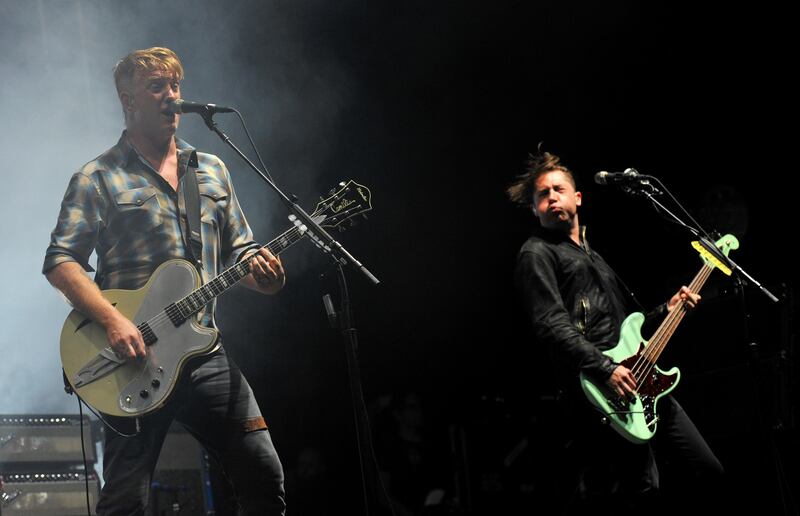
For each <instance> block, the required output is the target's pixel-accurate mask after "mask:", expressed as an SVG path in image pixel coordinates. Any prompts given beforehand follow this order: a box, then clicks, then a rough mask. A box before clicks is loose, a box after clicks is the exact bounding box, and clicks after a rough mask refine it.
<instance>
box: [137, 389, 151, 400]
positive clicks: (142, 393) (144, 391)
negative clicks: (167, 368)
mask: <svg viewBox="0 0 800 516" xmlns="http://www.w3.org/2000/svg"><path fill="white" fill-rule="evenodd" d="M139 396H141V397H142V398H143V399H147V397H148V396H150V393H149V392H148V391H147V389H142V391H141V392H140V393H139Z"/></svg>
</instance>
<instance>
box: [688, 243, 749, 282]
mask: <svg viewBox="0 0 800 516" xmlns="http://www.w3.org/2000/svg"><path fill="white" fill-rule="evenodd" d="M692 247H694V248H695V249H696V250H697V252H698V253H699V254H700V258H701V259H703V260H704V261H705V262H706V263H710V264H711V265H713V266H714V267H716V268H717V269H719V270H720V271H722V273H723V274H726V275H727V276H730V275H731V273H732V271H731V269H730V267H729V266H728V262H727V259H726V258H727V257H728V254H729V253H730V252H731V250H736V249H739V240H737V239H736V237H735V236H733V235H725V236H724V237H722V238H720V239H719V240H717V241H716V242H714V246H713V247H712V245H711V244H710V243H708V242H707V241H706V240H695V241H694V242H692Z"/></svg>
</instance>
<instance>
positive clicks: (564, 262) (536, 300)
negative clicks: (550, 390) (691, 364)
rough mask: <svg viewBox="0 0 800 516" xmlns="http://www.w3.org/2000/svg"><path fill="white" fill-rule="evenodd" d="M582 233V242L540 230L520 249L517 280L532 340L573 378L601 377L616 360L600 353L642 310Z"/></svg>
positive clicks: (609, 373)
mask: <svg viewBox="0 0 800 516" xmlns="http://www.w3.org/2000/svg"><path fill="white" fill-rule="evenodd" d="M584 233H585V228H584V227H581V235H582V238H581V242H582V245H580V246H579V245H577V244H576V243H575V242H573V241H572V239H570V238H569V237H568V236H567V235H564V234H561V233H557V232H553V231H548V230H544V229H542V230H540V231H539V232H538V233H537V234H536V235H534V236H532V237H531V238H529V239H528V240H527V241H526V242H525V244H523V246H522V248H521V249H520V251H519V254H518V255H517V267H516V272H515V280H516V285H517V287H518V288H519V289H520V292H521V294H522V297H523V299H524V301H525V309H526V312H527V314H528V316H529V318H530V320H531V323H532V326H533V335H534V338H535V340H536V341H537V342H539V343H542V344H544V345H545V346H546V347H547V349H548V351H549V352H550V353H551V354H552V356H553V358H554V360H555V362H556V365H557V367H558V368H559V369H560V370H561V371H560V372H561V373H565V374H567V375H568V376H569V377H570V378H571V377H573V376H574V375H577V373H578V372H579V371H582V372H584V373H587V374H590V375H592V376H594V377H595V378H597V379H599V380H601V381H602V380H605V379H607V378H608V377H609V376H610V375H611V373H612V372H613V371H614V368H615V367H616V364H614V363H613V362H612V361H611V359H609V358H608V357H607V356H605V355H604V354H603V353H602V352H601V351H604V350H607V349H610V348H612V347H614V346H616V345H617V343H618V341H619V329H620V325H621V324H622V321H623V320H624V319H625V317H626V316H627V315H628V313H630V312H631V311H635V310H641V308H640V306H639V304H638V302H636V300H635V298H634V297H633V295H632V294H631V293H630V291H629V290H628V289H627V288H626V287H625V286H624V284H623V283H622V281H621V280H619V278H618V277H617V275H616V273H615V272H614V271H613V269H611V267H609V265H608V264H607V263H606V262H605V261H604V260H603V258H602V257H601V256H600V255H599V254H597V253H596V252H594V251H593V250H592V249H591V248H590V247H589V245H588V243H587V242H586V240H585V238H583V235H584ZM662 311H663V308H662ZM651 315H653V314H651ZM562 379H563V378H562ZM570 383H572V382H571V381H570Z"/></svg>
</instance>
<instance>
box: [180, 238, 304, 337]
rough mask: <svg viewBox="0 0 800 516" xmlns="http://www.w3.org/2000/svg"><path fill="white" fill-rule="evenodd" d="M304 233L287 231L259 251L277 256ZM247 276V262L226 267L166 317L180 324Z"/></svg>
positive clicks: (248, 267) (181, 301)
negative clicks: (263, 250) (266, 251)
mask: <svg viewBox="0 0 800 516" xmlns="http://www.w3.org/2000/svg"><path fill="white" fill-rule="evenodd" d="M305 233H306V231H305V227H303V228H302V229H301V228H299V227H294V228H291V229H288V230H286V231H284V232H283V233H281V234H280V235H279V236H278V237H276V238H275V239H273V240H272V241H270V242H269V243H267V244H265V245H263V246H261V247H260V248H259V249H265V248H266V249H267V250H268V251H269V252H270V253H272V254H274V255H275V256H278V255H279V254H281V253H282V252H283V251H285V250H286V249H288V248H289V247H291V246H292V245H294V244H295V243H297V242H299V241H300V240H301V239H302V238H303V236H304V235H305ZM248 274H250V261H249V260H242V261H240V262H238V263H237V264H235V265H232V266H230V267H228V268H227V269H225V270H224V271H223V272H222V273H221V274H219V275H218V276H217V277H216V278H214V279H213V280H211V281H209V282H208V283H206V284H205V285H203V286H202V287H200V288H198V289H196V290H194V291H193V292H191V293H190V294H188V295H187V296H186V297H184V298H183V299H181V300H179V301H176V302H175V303H173V304H172V305H170V306H169V307H167V309H166V312H167V315H169V317H170V319H172V320H173V322H175V323H177V324H180V323H181V322H183V321H185V320H187V319H188V318H189V317H191V316H192V315H194V314H196V313H197V312H199V311H200V309H202V308H203V307H204V306H205V305H207V304H208V303H210V302H211V301H212V300H214V298H216V297H217V296H219V295H220V294H222V293H223V292H225V291H227V290H228V289H230V288H231V287H233V286H234V285H236V284H237V283H239V281H241V280H242V279H243V278H244V277H245V276H247V275H248Z"/></svg>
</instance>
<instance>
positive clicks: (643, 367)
mask: <svg viewBox="0 0 800 516" xmlns="http://www.w3.org/2000/svg"><path fill="white" fill-rule="evenodd" d="M709 245H710V244H709ZM692 246H693V247H694V248H695V249H696V250H697V251H698V253H699V254H700V258H701V259H702V260H703V267H702V268H701V269H700V272H698V273H697V276H695V277H694V280H692V283H691V284H690V285H689V288H690V289H691V290H692V292H694V293H699V292H700V289H702V288H703V285H705V282H706V280H707V279H708V277H709V276H710V275H711V272H712V271H713V270H714V269H715V268H716V269H720V270H721V271H722V272H723V273H725V274H727V275H729V276H730V274H731V270H730V269H729V268H728V267H727V266H726V265H725V264H724V263H723V262H722V260H720V259H718V258H717V257H715V256H714V253H713V252H712V251H710V250H709V249H707V248H706V247H705V246H704V245H703V244H702V243H701V242H692ZM716 247H717V252H718V253H721V254H724V255H725V256H728V253H729V252H730V250H731V249H738V248H739V241H738V240H737V239H736V237H734V236H732V235H726V236H724V237H722V238H721V239H719V240H718V241H717V242H716ZM685 314H686V305H685V302H684V301H680V302H679V303H678V305H677V306H676V307H675V308H674V309H673V310H672V311H671V312H670V313H669V314H667V316H666V318H665V319H664V321H663V322H662V323H661V325H660V326H659V327H658V329H657V330H656V331H655V333H654V334H653V336H652V337H651V339H650V340H649V341H646V340H644V339H643V338H642V332H641V330H642V324H643V323H644V314H642V313H640V312H634V313H633V314H631V315H629V316H628V317H627V318H626V319H625V321H624V322H623V323H622V327H621V329H620V340H619V344H617V346H616V347H614V348H612V349H609V350H608V351H604V352H603V353H604V354H605V355H606V356H608V357H609V358H611V360H613V361H614V362H615V363H617V364H620V365H623V366H625V367H627V368H628V369H630V370H631V372H632V373H633V375H634V377H635V378H636V385H637V391H636V396H635V397H634V398H632V399H628V398H626V397H623V396H619V395H618V394H617V393H616V392H614V391H612V390H611V389H610V388H609V387H608V386H607V385H606V383H605V382H597V381H595V380H594V379H592V378H589V377H588V376H586V375H584V374H583V373H581V375H580V382H581V387H583V392H584V393H585V394H586V397H587V398H588V399H589V402H591V403H592V405H594V406H595V407H596V408H597V410H599V411H600V412H601V413H602V414H603V415H604V417H605V418H606V419H607V420H608V422H609V423H610V425H611V427H612V428H613V429H614V430H616V431H617V433H619V434H620V435H621V436H622V437H624V438H625V439H627V440H628V441H631V442H633V443H637V444H642V443H646V442H647V441H649V440H650V438H652V437H653V435H655V433H656V424H657V423H658V415H657V414H656V404H657V403H658V400H659V399H660V398H661V397H662V396H666V395H667V394H669V393H670V392H671V391H672V390H673V389H674V388H675V386H677V385H678V381H679V380H680V377H681V373H680V371H679V370H678V368H676V367H673V368H672V369H670V370H669V371H663V370H661V369H660V368H659V367H658V366H657V365H656V363H657V361H658V358H659V356H661V353H662V352H663V351H664V348H665V347H666V346H667V343H668V342H669V339H670V337H672V334H673V333H675V330H676V329H677V328H678V325H679V324H680V322H681V321H682V320H683V316H684V315H685Z"/></svg>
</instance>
